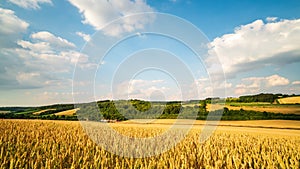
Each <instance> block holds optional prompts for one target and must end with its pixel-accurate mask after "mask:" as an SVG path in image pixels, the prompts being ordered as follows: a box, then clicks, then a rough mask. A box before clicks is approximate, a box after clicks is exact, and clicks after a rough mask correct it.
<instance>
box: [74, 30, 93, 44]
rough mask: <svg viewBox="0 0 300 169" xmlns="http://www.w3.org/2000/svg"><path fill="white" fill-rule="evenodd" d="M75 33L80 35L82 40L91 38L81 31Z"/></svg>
mask: <svg viewBox="0 0 300 169" xmlns="http://www.w3.org/2000/svg"><path fill="white" fill-rule="evenodd" d="M76 34H77V35H78V36H80V37H82V38H83V40H85V41H86V42H88V41H90V40H91V36H90V35H88V34H85V33H83V32H76Z"/></svg>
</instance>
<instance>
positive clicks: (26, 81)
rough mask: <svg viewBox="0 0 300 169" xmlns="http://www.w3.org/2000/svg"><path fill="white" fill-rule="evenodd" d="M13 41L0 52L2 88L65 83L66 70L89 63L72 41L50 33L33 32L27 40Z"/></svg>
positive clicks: (86, 66) (0, 84)
mask: <svg viewBox="0 0 300 169" xmlns="http://www.w3.org/2000/svg"><path fill="white" fill-rule="evenodd" d="M16 44H17V45H18V46H15V47H10V48H2V50H1V51H0V55H1V59H2V61H1V63H0V65H1V68H0V72H1V76H0V81H2V83H0V86H1V87H2V88H14V89H16V88H23V89H24V88H25V89H28V88H42V87H47V86H58V85H60V84H61V83H65V82H64V81H66V80H65V77H66V73H70V72H72V71H73V69H74V66H75V64H76V63H80V64H79V66H81V67H82V68H83V67H85V68H88V67H91V66H93V65H91V64H90V63H89V61H88V56H86V55H84V54H82V53H80V52H77V51H76V50H75V49H74V48H75V47H76V46H75V45H74V44H73V43H71V42H69V41H68V40H66V39H64V38H62V37H59V36H56V35H54V34H52V33H50V32H46V31H42V32H36V33H33V34H31V35H30V39H29V40H18V41H17V42H16ZM68 84H70V83H68Z"/></svg>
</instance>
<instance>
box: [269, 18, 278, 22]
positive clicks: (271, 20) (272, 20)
mask: <svg viewBox="0 0 300 169" xmlns="http://www.w3.org/2000/svg"><path fill="white" fill-rule="evenodd" d="M277 19H278V18H277V17H267V18H266V21H268V22H274V21H276V20H277Z"/></svg>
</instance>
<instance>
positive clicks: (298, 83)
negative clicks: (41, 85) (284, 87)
mask: <svg viewBox="0 0 300 169" xmlns="http://www.w3.org/2000/svg"><path fill="white" fill-rule="evenodd" d="M292 84H293V85H300V81H293V82H292Z"/></svg>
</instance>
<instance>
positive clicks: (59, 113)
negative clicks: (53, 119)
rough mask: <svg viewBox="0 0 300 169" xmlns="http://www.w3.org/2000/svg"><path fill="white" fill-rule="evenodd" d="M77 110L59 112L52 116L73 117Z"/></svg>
mask: <svg viewBox="0 0 300 169" xmlns="http://www.w3.org/2000/svg"><path fill="white" fill-rule="evenodd" d="M78 110H79V108H77V109H71V110H66V111H61V112H58V113H55V114H54V115H56V116H62V115H64V116H73V115H74V114H75V113H76V112H77V111H78Z"/></svg>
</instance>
